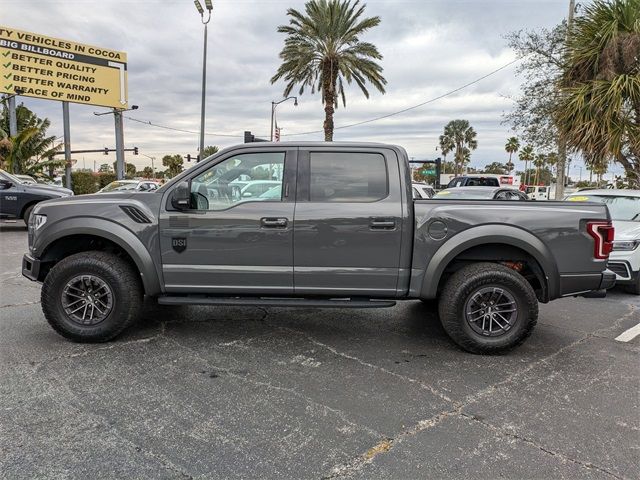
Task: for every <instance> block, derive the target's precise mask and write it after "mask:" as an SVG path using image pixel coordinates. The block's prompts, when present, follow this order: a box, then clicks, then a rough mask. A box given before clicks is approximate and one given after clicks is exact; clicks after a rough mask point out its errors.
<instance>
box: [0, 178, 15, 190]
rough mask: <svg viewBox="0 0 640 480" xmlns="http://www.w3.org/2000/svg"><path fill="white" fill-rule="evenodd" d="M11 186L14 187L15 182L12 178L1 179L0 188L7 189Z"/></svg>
mask: <svg viewBox="0 0 640 480" xmlns="http://www.w3.org/2000/svg"><path fill="white" fill-rule="evenodd" d="M11 187H13V182H12V181H11V180H4V179H0V190H7V189H8V188H11Z"/></svg>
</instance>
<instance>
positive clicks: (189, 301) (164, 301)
mask: <svg viewBox="0 0 640 480" xmlns="http://www.w3.org/2000/svg"><path fill="white" fill-rule="evenodd" d="M158 303H159V304H160V305H227V306H261V307H318V308H331V307H335V308H388V307H393V306H394V305H395V304H396V302H395V301H393V300H368V299H355V300H354V299H351V298H344V299H342V298H339V299H335V298H334V299H316V298H274V297H213V296H211V297H209V296H205V295H186V296H179V295H175V296H170V295H165V296H162V297H158Z"/></svg>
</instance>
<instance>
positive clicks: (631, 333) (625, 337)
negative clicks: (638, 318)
mask: <svg viewBox="0 0 640 480" xmlns="http://www.w3.org/2000/svg"><path fill="white" fill-rule="evenodd" d="M638 335H640V323H639V324H638V325H636V326H635V327H631V328H630V329H629V330H626V331H624V332H622V333H621V334H620V335H618V336H617V337H616V340H617V341H618V342H629V341H631V340H633V339H634V338H636V337H637V336H638Z"/></svg>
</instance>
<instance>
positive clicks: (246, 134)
mask: <svg viewBox="0 0 640 480" xmlns="http://www.w3.org/2000/svg"><path fill="white" fill-rule="evenodd" d="M268 141H269V140H265V139H264V138H258V137H256V136H255V135H252V134H251V132H250V131H245V132H244V143H253V142H268Z"/></svg>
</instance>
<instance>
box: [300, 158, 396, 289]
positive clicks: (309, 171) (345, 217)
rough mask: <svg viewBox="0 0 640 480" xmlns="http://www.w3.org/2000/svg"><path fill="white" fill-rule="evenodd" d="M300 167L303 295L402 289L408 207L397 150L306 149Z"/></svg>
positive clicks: (301, 284)
mask: <svg viewBox="0 0 640 480" xmlns="http://www.w3.org/2000/svg"><path fill="white" fill-rule="evenodd" d="M298 171H299V175H298V195H297V202H296V211H295V227H294V282H295V292H296V294H318V295H340V296H344V295H349V296H354V295H360V296H366V297H375V296H379V297H385V296H386V297H389V296H395V293H396V286H397V282H398V272H399V265H400V250H401V240H402V208H403V207H402V192H401V191H400V188H401V187H400V185H401V184H400V169H399V165H398V158H397V156H396V154H395V152H394V151H393V150H387V149H375V148H364V149H357V150H356V149H349V148H342V149H341V148H331V147H318V148H309V149H308V150H304V149H301V150H300V153H299V161H298Z"/></svg>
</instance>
